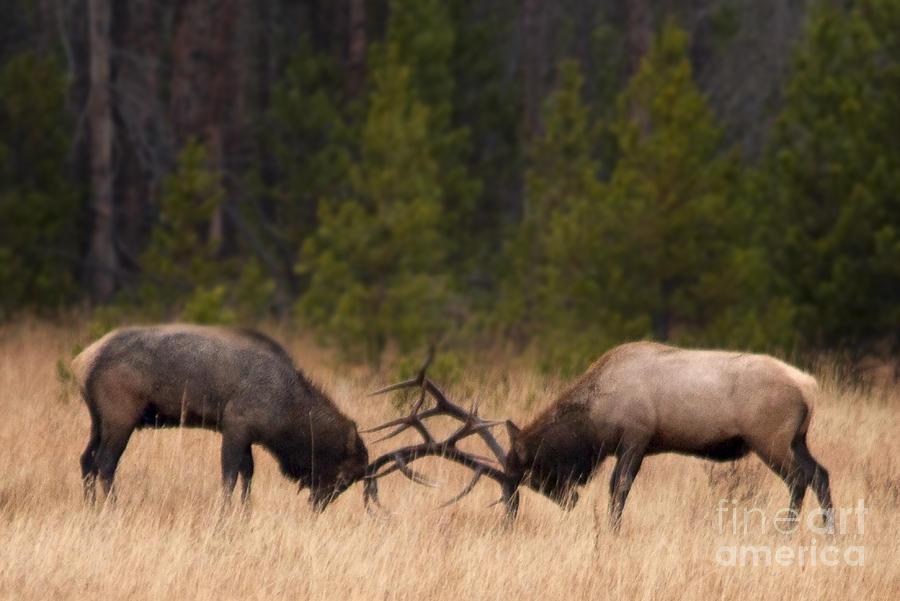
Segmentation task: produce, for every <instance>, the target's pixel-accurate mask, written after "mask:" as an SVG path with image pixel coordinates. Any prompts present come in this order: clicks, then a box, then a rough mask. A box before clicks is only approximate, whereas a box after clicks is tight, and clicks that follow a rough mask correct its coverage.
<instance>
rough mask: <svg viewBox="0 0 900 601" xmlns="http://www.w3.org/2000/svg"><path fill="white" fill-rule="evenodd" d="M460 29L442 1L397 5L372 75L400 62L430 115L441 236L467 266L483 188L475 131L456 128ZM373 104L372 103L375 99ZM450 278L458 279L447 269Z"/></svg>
mask: <svg viewBox="0 0 900 601" xmlns="http://www.w3.org/2000/svg"><path fill="white" fill-rule="evenodd" d="M455 46H456V30H455V27H454V21H453V19H452V18H451V9H450V8H449V7H448V3H446V2H443V1H442V0H395V1H393V2H392V3H391V12H390V18H389V20H388V28H387V32H386V35H385V41H384V43H383V44H381V45H375V46H374V48H373V51H372V53H371V57H372V58H371V62H372V71H373V73H375V72H379V71H383V70H384V69H390V67H389V66H388V65H387V63H390V62H400V63H402V64H403V65H404V66H405V67H406V68H407V69H408V70H409V75H408V85H409V91H410V94H412V95H413V96H414V97H415V98H416V99H417V100H418V101H419V102H421V103H422V105H423V106H425V107H427V111H428V117H427V120H428V123H427V126H428V136H427V138H426V139H425V140H424V141H425V143H427V144H428V146H429V153H430V154H431V156H432V157H433V160H434V161H435V162H436V163H437V164H438V170H437V174H436V182H437V185H438V186H439V187H440V189H441V193H442V205H443V207H442V211H443V217H442V219H441V224H440V227H441V231H442V232H443V233H444V234H445V235H446V236H447V238H448V241H451V242H457V241H458V242H459V244H458V245H456V244H454V245H453V246H451V247H448V249H447V250H448V253H449V255H448V256H451V257H453V258H454V260H453V261H452V264H455V265H460V266H461V265H463V264H465V259H464V258H463V256H462V255H464V254H466V253H467V252H468V251H467V247H468V246H469V245H471V243H472V239H471V238H470V237H469V235H468V232H467V230H466V228H465V227H464V226H465V225H466V224H469V223H471V220H472V213H473V211H474V210H475V205H474V203H475V199H476V198H477V197H478V195H479V193H480V191H481V183H480V182H479V181H478V180H476V179H474V178H472V177H471V176H470V175H469V170H468V166H467V160H466V159H467V157H468V155H469V154H470V140H469V138H470V132H469V129H468V128H467V127H458V126H456V125H455V124H454V123H453V117H454V111H455V110H456V106H455V104H454V99H455V97H456V96H455V93H456V81H455V76H454V73H453V70H452V66H453V61H452V58H453V56H454V51H455ZM370 101H371V99H370ZM446 271H447V272H448V275H450V276H452V275H454V274H453V273H452V272H451V270H449V269H446Z"/></svg>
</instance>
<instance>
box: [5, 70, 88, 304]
mask: <svg viewBox="0 0 900 601" xmlns="http://www.w3.org/2000/svg"><path fill="white" fill-rule="evenodd" d="M64 107H65V80H64V73H63V70H62V68H61V67H60V65H59V62H58V61H57V60H56V59H55V58H53V57H47V58H41V57H38V56H37V55H35V54H34V53H32V52H24V53H21V54H18V55H15V56H13V57H12V58H10V59H9V60H8V61H7V62H6V63H5V64H3V65H0V215H2V216H3V218H2V219H0V317H2V316H4V314H6V313H8V312H12V311H13V310H16V309H19V308H23V307H26V306H29V307H57V306H59V305H61V304H63V303H66V302H69V301H71V300H72V299H73V297H74V296H75V294H76V293H77V285H76V282H77V278H78V275H79V274H78V272H79V269H78V261H77V257H78V252H79V245H80V242H81V239H80V236H79V235H78V233H77V231H78V230H77V227H76V226H77V223H78V215H79V205H78V202H79V196H80V194H79V191H78V186H76V185H73V184H72V183H71V182H70V181H68V173H67V164H66V163H67V160H68V150H69V134H68V132H69V128H68V124H67V123H66V119H65V112H64Z"/></svg>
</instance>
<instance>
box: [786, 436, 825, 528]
mask: <svg viewBox="0 0 900 601" xmlns="http://www.w3.org/2000/svg"><path fill="white" fill-rule="evenodd" d="M791 450H792V451H793V453H794V458H795V460H796V462H797V464H798V466H799V468H800V470H801V471H802V472H803V474H804V480H805V483H806V485H812V488H813V491H815V493H816V497H817V498H818V499H819V506H820V507H821V508H822V511H823V516H824V526H825V528H826V529H827V530H828V531H829V532H833V531H834V506H833V505H832V503H831V484H830V482H829V478H828V470H826V469H825V468H824V467H822V464H820V463H819V462H818V461H816V460H815V458H813V456H812V453H810V452H809V447H807V446H806V432H803V433H798V434H797V436H795V437H794V440H793V441H792V442H791ZM805 489H806V486H804V490H805ZM801 499H802V496H801ZM798 509H799V507H798Z"/></svg>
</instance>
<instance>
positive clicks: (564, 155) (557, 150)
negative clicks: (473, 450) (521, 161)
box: [501, 60, 599, 335]
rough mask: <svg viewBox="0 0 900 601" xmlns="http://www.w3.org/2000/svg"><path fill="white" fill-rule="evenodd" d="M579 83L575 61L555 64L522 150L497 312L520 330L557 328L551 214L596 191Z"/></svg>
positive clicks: (556, 255) (556, 257)
mask: <svg viewBox="0 0 900 601" xmlns="http://www.w3.org/2000/svg"><path fill="white" fill-rule="evenodd" d="M583 82H584V81H583V77H582V75H581V71H580V68H579V65H578V63H577V62H576V61H573V60H568V61H563V62H561V63H560V65H559V84H558V87H557V89H556V90H555V91H554V92H553V93H551V95H550V96H549V98H548V99H547V101H546V103H545V106H544V111H543V113H544V114H543V118H542V119H543V121H544V123H545V124H546V125H545V128H544V132H543V134H542V135H541V136H540V137H538V138H537V139H536V140H535V141H534V142H533V143H532V146H531V148H530V149H529V152H528V165H529V166H528V169H527V170H526V172H525V198H524V207H523V214H522V219H521V222H520V223H519V226H518V230H517V232H516V233H515V236H514V237H513V238H512V240H511V241H510V243H509V244H507V246H506V249H505V252H506V255H507V257H508V259H509V261H510V269H508V270H507V275H506V278H505V282H504V292H503V303H502V304H501V311H502V313H503V315H501V317H502V319H503V320H504V321H505V322H507V323H516V324H520V325H522V326H524V327H525V331H524V332H522V333H523V334H526V335H534V334H536V333H537V332H539V331H541V330H548V329H553V328H555V327H558V326H559V324H558V323H554V322H556V321H557V319H556V318H558V317H560V316H561V312H564V311H565V308H564V307H563V306H562V305H565V304H567V302H566V301H563V302H560V301H562V299H563V296H565V292H564V291H563V290H560V289H559V288H558V286H560V284H561V282H562V276H561V271H562V270H563V269H564V268H563V267H562V266H561V265H560V264H559V263H560V262H561V261H563V260H564V259H562V257H561V256H560V253H561V251H560V250H559V244H558V242H559V240H558V237H557V234H558V232H557V231H554V229H553V225H554V217H555V216H557V215H558V214H569V213H570V212H571V211H573V210H574V207H575V206H576V205H578V204H580V203H582V202H590V200H589V199H595V198H596V196H597V194H598V192H599V188H598V187H599V184H598V182H597V180H596V173H597V164H596V161H595V160H594V159H593V158H592V152H593V147H594V143H595V141H596V139H595V138H596V136H593V135H592V128H591V125H590V123H589V119H588V107H587V106H585V105H584V103H583V102H582V100H581V90H582V86H583ZM578 225H579V226H581V227H583V226H584V225H585V224H583V223H582V224H578ZM563 252H564V251H563ZM551 254H553V256H550V255H551Z"/></svg>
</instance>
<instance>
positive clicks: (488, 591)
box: [0, 321, 900, 601]
mask: <svg viewBox="0 0 900 601" xmlns="http://www.w3.org/2000/svg"><path fill="white" fill-rule="evenodd" d="M84 331H85V329H84V328H76V327H66V328H64V327H60V326H51V325H47V324H44V323H40V322H33V321H25V322H22V323H18V324H14V325H8V326H3V327H2V328H0V415H2V419H0V468H2V471H0V474H2V476H0V598H2V599H16V600H21V601H26V600H39V599H40V600H50V599H131V600H132V601H140V600H144V599H160V600H162V599H166V600H171V599H192V600H198V601H204V600H216V601H222V600H230V599H360V600H371V599H411V600H412V599H415V600H420V601H429V600H437V599H448V600H454V601H455V600H468V599H504V600H506V599H607V598H609V599H623V600H624V599H627V600H631V601H635V600H641V599H647V600H666V599H703V600H709V599H767V600H777V599H790V600H792V601H795V600H797V599H858V600H860V601H863V600H867V601H868V600H893V599H898V598H900V419H898V418H900V390H895V391H893V392H892V391H889V390H888V391H885V390H876V391H869V392H867V393H865V394H864V393H861V392H858V391H854V390H851V389H849V388H848V387H847V386H845V385H843V384H842V383H841V382H838V381H835V378H834V377H831V376H829V375H827V374H824V375H823V374H819V376H820V381H821V382H822V384H823V392H822V395H821V398H820V399H819V402H818V407H817V410H816V415H815V416H814V418H813V422H812V427H811V430H810V436H809V445H810V448H811V450H812V452H813V454H814V455H815V456H816V457H817V458H818V459H819V461H820V462H821V463H822V464H824V465H825V466H826V467H827V468H828V470H829V471H830V473H831V484H832V490H833V495H834V502H835V506H836V507H838V508H853V509H854V513H852V514H848V515H847V517H848V519H847V523H846V532H845V533H843V534H837V535H835V536H833V537H828V536H824V535H820V534H816V533H815V532H813V531H811V530H810V529H808V528H806V527H805V526H804V527H803V528H801V530H800V531H798V532H797V533H794V534H793V535H782V534H779V533H778V532H777V531H776V529H775V527H774V525H773V518H774V516H775V514H776V512H777V511H778V510H779V509H780V508H782V507H783V506H784V505H785V504H786V503H787V501H788V493H787V489H786V487H785V486H784V484H783V483H782V482H781V481H780V480H779V479H778V478H777V477H776V476H775V475H774V474H772V473H771V472H770V471H768V469H766V468H765V467H763V465H762V464H761V463H760V461H759V460H758V459H757V458H756V457H754V456H750V457H748V458H746V459H743V460H741V461H739V462H736V463H732V464H712V463H708V462H704V461H701V460H698V459H691V458H686V457H681V456H673V455H664V456H657V457H651V458H649V459H647V460H646V461H645V462H644V468H643V469H642V471H641V473H640V474H639V475H638V478H637V480H636V481H635V485H634V488H633V489H632V492H631V496H630V497H629V499H628V504H627V505H626V508H625V514H624V520H623V526H622V530H621V532H620V533H618V534H613V533H612V532H610V530H609V528H608V526H607V522H606V511H607V500H608V495H607V481H608V479H609V474H610V472H611V469H612V462H607V463H606V464H604V465H603V466H602V468H601V470H600V473H599V474H598V475H597V477H596V478H595V479H594V480H593V481H592V482H591V483H590V484H589V485H588V486H587V487H585V489H583V490H582V494H581V501H580V502H579V504H578V505H577V506H576V507H575V509H574V510H572V511H571V512H568V513H567V512H564V511H562V510H560V509H559V508H558V507H557V506H555V505H553V504H552V503H551V502H549V501H547V500H545V499H543V498H542V497H539V496H537V495H535V494H534V493H531V492H530V491H528V492H523V494H522V506H521V508H520V512H519V518H518V520H517V521H516V523H515V524H514V526H513V527H511V528H508V529H507V528H504V527H503V519H502V517H503V516H502V508H501V507H500V506H495V507H491V508H488V507H487V506H488V505H489V504H490V503H491V502H492V501H494V500H495V499H497V498H498V497H499V489H498V487H497V486H496V484H495V483H494V482H492V481H486V482H483V483H480V484H479V485H478V487H477V488H476V489H475V491H474V492H473V493H472V494H471V495H469V496H468V497H466V498H465V499H463V500H462V501H460V502H459V503H457V504H455V505H453V506H451V507H449V508H447V509H443V510H438V509H436V507H437V506H438V505H439V504H440V503H441V502H442V501H443V500H445V499H447V498H450V497H452V496H453V495H454V494H456V493H457V492H458V491H459V490H460V489H461V488H462V487H463V486H464V485H465V484H466V482H467V481H468V477H469V473H468V472H466V470H464V469H461V468H457V467H456V466H453V465H451V464H449V462H445V461H440V460H434V459H429V460H427V463H426V461H423V462H421V463H420V465H419V469H420V471H423V472H426V473H428V474H429V475H430V476H431V477H433V478H435V479H437V480H439V481H440V482H441V483H442V484H443V486H442V487H441V488H439V489H429V488H425V487H421V486H417V485H415V484H413V483H412V482H410V481H408V480H406V479H404V478H403V477H402V476H400V475H392V476H390V477H388V478H386V479H384V480H383V481H382V484H381V497H382V501H383V502H384V503H385V505H387V506H389V507H391V508H392V509H394V510H395V511H396V512H397V514H398V515H396V516H394V517H393V518H392V519H390V520H389V521H387V522H381V521H378V520H374V519H372V518H370V517H369V516H368V515H367V514H366V513H365V511H364V510H363V503H362V487H361V485H359V484H357V485H355V486H354V487H353V488H351V489H350V490H349V491H347V492H346V493H344V495H342V496H341V497H340V498H339V499H338V500H337V501H336V502H335V503H334V504H332V506H331V507H329V508H328V510H327V511H326V512H325V513H324V514H322V515H314V514H313V513H312V512H311V511H310V510H309V508H308V505H307V502H306V492H305V491H304V492H302V493H301V494H299V495H298V494H297V493H296V486H295V485H293V484H291V483H290V482H289V481H287V480H286V479H284V478H283V477H282V476H281V475H280V474H279V473H278V470H277V468H276V466H275V463H274V461H273V460H272V459H271V458H270V457H269V456H268V455H267V454H266V453H265V452H264V451H262V450H260V449H257V450H256V451H255V456H256V459H257V462H256V463H257V470H256V477H255V478H254V486H253V494H252V503H251V508H250V511H249V512H247V513H246V514H244V515H233V516H230V517H228V518H227V519H225V520H224V521H220V519H219V516H220V511H219V509H220V507H219V494H220V493H219V486H220V475H219V465H218V460H219V441H220V438H219V436H218V435H217V434H215V433H212V432H205V431H197V430H165V431H155V432H153V431H141V432H138V433H136V434H135V435H134V436H133V437H132V439H131V442H130V444H129V446H128V449H127V450H126V452H125V455H124V456H123V458H122V462H121V464H120V467H119V471H118V474H117V487H118V491H119V498H118V502H117V503H116V504H115V505H114V506H106V507H104V508H102V509H93V508H89V507H85V506H83V504H82V502H81V482H80V472H79V466H78V457H79V455H80V454H81V452H82V450H83V448H84V445H85V444H86V442H87V438H88V429H89V418H88V413H87V410H86V409H85V407H84V406H83V403H82V402H81V400H80V398H78V397H77V396H75V395H72V396H70V397H68V398H67V397H66V396H65V395H63V394H62V393H61V385H60V383H59V381H58V379H57V376H56V361H57V359H58V358H60V357H67V356H68V355H69V352H70V350H71V348H72V346H73V344H74V343H76V342H81V343H84V342H86V340H85V338H84ZM271 333H272V334H273V335H274V336H275V337H276V338H278V339H279V340H280V341H282V342H283V343H285V345H286V346H287V347H288V349H289V350H290V351H291V353H292V355H293V356H294V357H295V359H296V362H297V364H298V365H299V366H301V367H302V368H304V370H305V371H307V373H308V374H309V375H310V376H312V378H313V379H314V380H316V381H317V382H318V383H320V384H321V385H322V386H323V387H324V388H325V389H326V390H327V391H328V392H329V393H330V394H331V395H332V397H333V398H334V399H335V400H336V402H337V404H338V405H339V406H340V407H341V408H342V410H343V411H344V412H346V413H347V414H349V415H350V416H352V417H353V418H354V419H356V420H357V422H358V423H359V424H360V425H361V427H367V426H372V425H376V424H378V423H380V422H382V421H385V420H387V419H389V418H391V417H393V416H395V414H396V411H395V410H394V409H393V408H392V406H391V403H390V400H389V399H388V398H385V397H374V398H367V397H366V396H365V393H366V391H369V390H372V389H374V388H376V387H379V386H381V385H383V384H386V383H388V381H389V379H390V377H389V376H388V375H384V374H371V373H368V372H366V371H365V370H354V371H350V372H347V371H336V370H335V369H333V368H332V367H331V366H330V365H329V363H328V362H327V361H325V360H324V357H325V355H324V353H322V352H321V351H319V350H317V349H316V348H315V347H314V346H313V345H311V344H309V343H308V341H304V340H302V339H300V338H298V337H296V336H291V334H290V333H289V332H278V331H274V332H271ZM563 385H564V383H562V382H558V381H554V380H550V379H545V378H543V377H541V376H540V374H538V373H535V372H532V371H529V370H526V369H524V368H521V367H516V368H515V369H514V370H513V371H512V372H507V370H506V366H505V365H501V364H497V365H492V366H490V367H483V368H481V369H480V370H478V371H472V372H471V373H468V374H467V375H466V377H465V378H464V379H463V380H462V381H461V382H460V383H458V384H456V385H455V386H452V387H449V389H448V390H447V392H448V394H449V396H451V398H454V399H455V400H457V401H458V402H460V403H466V404H468V402H470V401H471V399H472V398H474V396H477V397H478V398H479V399H480V400H481V407H482V409H481V413H482V414H483V415H484V416H486V417H497V418H499V417H512V418H513V419H514V420H516V421H517V422H519V423H521V422H524V421H527V419H528V417H529V416H530V415H533V414H534V413H536V412H537V411H539V410H540V409H541V407H543V406H545V405H546V404H547V403H549V402H551V401H552V400H553V398H554V395H555V394H556V393H557V392H559V391H560V390H561V389H562V387H563ZM529 398H531V399H535V401H534V403H531V406H530V407H526V404H525V403H523V399H529ZM446 427H447V428H449V427H450V425H449V424H448V425H447V426H446ZM498 433H499V434H500V435H501V437H503V438H502V439H503V440H504V442H505V433H503V432H502V429H500V430H498ZM371 439H372V437H371V436H370V437H369V440H371ZM410 440H413V439H410ZM392 443H394V441H389V442H386V443H379V444H377V445H370V454H371V455H372V456H374V455H376V454H377V453H379V452H382V451H384V450H386V449H387V448H389V445H390V444H392ZM394 444H395V443H394ZM722 499H724V500H725V501H724V502H720V500H722ZM860 502H862V503H864V506H865V509H866V510H867V513H866V514H865V515H864V516H862V518H863V524H862V526H863V528H862V531H860V530H861V529H860V523H859V518H860V515H859V512H858V510H857V509H856V508H857V506H858V504H859V503H860ZM717 507H726V508H729V512H727V513H725V512H717ZM816 507H817V504H816V502H815V497H814V495H812V493H811V492H810V493H809V494H808V495H807V498H806V502H805V504H804V513H806V512H809V511H811V510H814V509H815V508H816ZM751 509H755V510H754V511H750V512H749V513H748V514H747V515H748V524H747V525H748V532H747V533H746V534H745V533H744V518H743V516H744V513H745V512H747V511H749V510H751ZM732 516H740V517H739V519H738V522H737V528H735V527H734V522H732ZM761 516H764V517H765V518H766V522H767V526H766V532H765V533H761V532H760V530H761V524H762V522H763V520H762V518H761ZM804 517H805V516H804ZM720 518H721V524H720ZM742 548H743V549H742ZM748 548H750V549H749V550H748ZM766 551H768V552H769V553H771V556H770V560H769V561H766V556H765V553H766ZM800 553H803V561H802V564H803V565H800V564H801V561H800V559H799V557H798V556H799V555H800ZM742 555H743V557H742ZM789 557H790V559H789ZM813 560H815V561H814V562H815V565H813ZM754 562H755V563H756V564H757V565H754ZM731 564H735V565H731ZM742 564H743V565H742ZM767 564H768V565H767ZM826 564H835V565H826Z"/></svg>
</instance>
